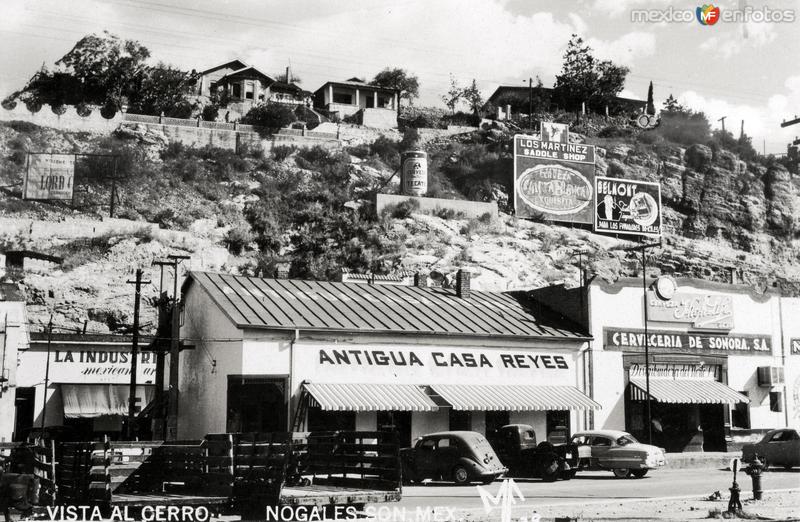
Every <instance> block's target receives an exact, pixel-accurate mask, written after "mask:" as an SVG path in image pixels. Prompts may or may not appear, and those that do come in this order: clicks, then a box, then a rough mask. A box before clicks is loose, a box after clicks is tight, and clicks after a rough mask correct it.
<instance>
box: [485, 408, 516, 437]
mask: <svg viewBox="0 0 800 522" xmlns="http://www.w3.org/2000/svg"><path fill="white" fill-rule="evenodd" d="M509 424H511V415H510V414H509V413H508V412H507V411H487V412H486V433H485V435H486V437H487V438H488V437H491V436H493V435H494V432H495V431H497V430H498V429H500V428H502V427H503V426H507V425H509Z"/></svg>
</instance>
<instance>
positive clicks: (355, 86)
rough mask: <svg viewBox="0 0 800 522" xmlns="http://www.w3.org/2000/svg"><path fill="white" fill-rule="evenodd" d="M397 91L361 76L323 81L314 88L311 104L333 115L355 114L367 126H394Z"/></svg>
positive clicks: (335, 117) (359, 121) (395, 124)
mask: <svg viewBox="0 0 800 522" xmlns="http://www.w3.org/2000/svg"><path fill="white" fill-rule="evenodd" d="M398 97H399V93H398V91H397V90H396V89H389V88H386V87H379V86H377V85H370V84H368V83H367V82H365V81H364V80H362V79H360V78H349V79H347V80H344V81H340V82H333V81H332V82H326V83H325V84H324V85H322V87H320V88H319V89H317V90H316V91H314V108H315V109H319V110H321V111H325V112H326V113H327V114H328V115H330V116H331V117H333V118H334V119H337V118H339V119H342V118H344V117H346V116H356V117H357V122H358V123H359V124H361V125H366V126H368V127H396V126H397V107H398Z"/></svg>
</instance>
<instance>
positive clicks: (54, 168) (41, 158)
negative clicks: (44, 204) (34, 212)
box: [22, 153, 75, 201]
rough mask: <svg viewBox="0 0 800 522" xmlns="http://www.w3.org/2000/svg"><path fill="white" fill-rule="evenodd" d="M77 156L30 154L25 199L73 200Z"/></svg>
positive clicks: (26, 174)
mask: <svg viewBox="0 0 800 522" xmlns="http://www.w3.org/2000/svg"><path fill="white" fill-rule="evenodd" d="M74 181H75V154H51V153H29V154H28V169H27V170H26V172H25V185H24V188H23V192H22V198H23V199H39V200H52V199H58V200H67V201H71V200H72V189H73V183H74Z"/></svg>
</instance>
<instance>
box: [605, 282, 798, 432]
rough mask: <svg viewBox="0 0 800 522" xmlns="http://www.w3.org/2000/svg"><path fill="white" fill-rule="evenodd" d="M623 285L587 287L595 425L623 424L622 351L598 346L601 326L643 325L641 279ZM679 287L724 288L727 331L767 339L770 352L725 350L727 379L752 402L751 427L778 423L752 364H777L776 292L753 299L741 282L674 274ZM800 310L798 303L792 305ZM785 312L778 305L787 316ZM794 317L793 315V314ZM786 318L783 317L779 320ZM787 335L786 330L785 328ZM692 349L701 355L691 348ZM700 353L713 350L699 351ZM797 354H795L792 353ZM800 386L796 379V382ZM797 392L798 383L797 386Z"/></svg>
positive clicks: (655, 325) (671, 326)
mask: <svg viewBox="0 0 800 522" xmlns="http://www.w3.org/2000/svg"><path fill="white" fill-rule="evenodd" d="M629 283H630V284H629V285H627V286H626V285H622V284H620V285H618V286H617V288H616V289H618V290H619V291H618V292H617V293H613V292H612V291H611V290H610V289H608V288H607V287H605V285H602V284H594V285H592V287H591V289H590V313H591V321H592V336H593V337H594V341H593V342H592V348H593V350H594V360H593V364H594V368H593V373H592V375H593V381H594V399H595V400H596V401H598V402H599V403H600V404H601V405H602V406H603V409H602V410H600V411H598V412H595V428H597V429H601V428H608V429H612V428H613V429H624V428H625V409H624V402H625V401H624V390H625V385H626V383H625V380H626V376H625V372H624V369H623V360H622V352H619V351H612V350H608V351H606V350H604V347H603V343H604V335H603V329H604V328H631V329H638V330H641V329H642V328H644V310H643V303H644V301H643V297H642V287H641V280H639V282H638V283H636V282H635V281H629ZM678 283H679V291H680V292H688V293H699V294H709V293H710V294H720V293H725V294H726V295H730V296H731V297H732V304H733V311H734V328H733V329H732V330H731V331H730V334H731V335H735V334H753V335H762V336H765V337H767V338H769V339H770V341H771V343H772V352H771V353H765V354H759V355H744V354H736V353H732V354H729V355H727V363H726V365H727V379H728V385H729V386H730V387H731V388H733V389H735V390H737V391H747V392H748V393H749V394H750V396H751V400H752V403H751V404H750V419H751V426H752V428H771V427H776V426H779V425H783V421H782V420H781V419H782V416H783V414H782V413H775V412H771V411H770V408H769V394H768V391H769V390H768V389H767V388H759V386H758V382H757V377H756V371H757V370H756V368H757V367H758V366H780V365H781V364H782V362H781V356H780V355H781V335H780V331H781V323H780V313H779V299H778V297H777V296H776V295H767V296H765V297H764V298H759V299H754V298H753V297H752V296H751V295H749V294H748V293H747V292H745V291H743V287H741V286H737V287H734V286H729V285H718V284H708V283H696V282H692V281H690V280H685V279H679V280H678ZM797 306H798V308H797V312H798V313H800V305H797ZM788 313H789V312H787V311H784V316H785V317H788V316H787V314H788ZM795 317H797V316H795ZM786 324H787V323H786V322H784V325H786ZM649 328H650V329H651V331H652V330H659V331H675V332H686V331H688V329H689V325H687V324H678V323H665V322H661V323H659V322H654V321H650V323H649ZM786 335H787V337H788V335H789V334H788V333H787V334H786ZM797 337H800V327H798V328H797ZM650 353H651V357H653V356H654V355H655V356H657V355H658V351H657V350H652V349H651V352H650ZM694 354H695V355H704V353H702V352H699V351H697V352H695V353H694ZM705 355H715V354H711V353H705ZM798 358H800V356H799V357H798ZM798 386H800V382H798ZM799 393H800V388H799Z"/></svg>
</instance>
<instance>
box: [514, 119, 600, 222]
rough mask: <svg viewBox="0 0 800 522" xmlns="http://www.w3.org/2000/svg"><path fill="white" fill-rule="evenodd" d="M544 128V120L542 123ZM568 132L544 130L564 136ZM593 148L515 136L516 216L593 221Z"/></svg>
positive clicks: (558, 136)
mask: <svg viewBox="0 0 800 522" xmlns="http://www.w3.org/2000/svg"><path fill="white" fill-rule="evenodd" d="M542 125H543V129H545V128H547V129H549V127H546V122H543V123H542ZM566 135H568V133H564V132H563V131H561V132H551V131H548V132H547V133H545V132H543V133H542V136H546V137H552V138H553V139H554V140H555V139H556V138H558V139H559V140H562V139H563V136H566ZM594 161H595V149H594V146H592V145H584V144H582V143H568V142H567V141H549V140H542V139H538V138H535V137H532V136H524V135H517V136H514V209H515V213H516V215H517V216H520V217H528V218H545V219H550V220H553V221H561V222H569V223H585V224H590V223H592V215H593V210H592V206H591V204H592V201H593V200H594V197H593V192H594Z"/></svg>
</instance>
